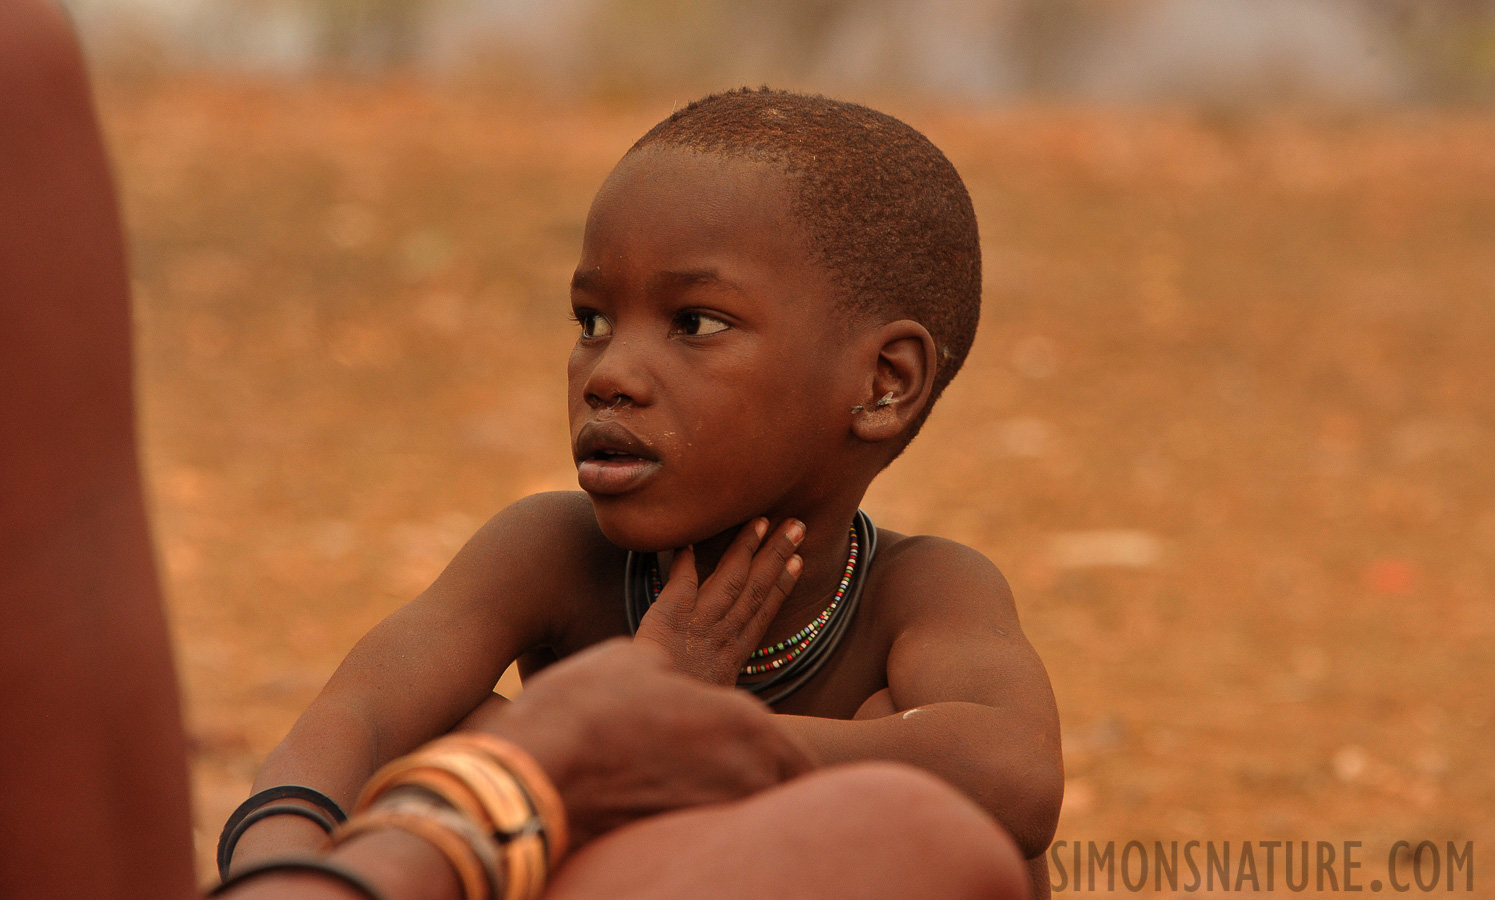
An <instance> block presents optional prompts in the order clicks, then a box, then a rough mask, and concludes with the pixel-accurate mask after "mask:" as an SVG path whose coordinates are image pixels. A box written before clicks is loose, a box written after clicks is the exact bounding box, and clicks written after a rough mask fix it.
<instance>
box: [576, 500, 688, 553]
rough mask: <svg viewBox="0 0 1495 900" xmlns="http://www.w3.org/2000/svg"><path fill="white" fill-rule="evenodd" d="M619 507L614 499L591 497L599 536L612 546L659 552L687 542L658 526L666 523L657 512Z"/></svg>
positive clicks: (643, 551) (642, 551)
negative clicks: (600, 533)
mask: <svg viewBox="0 0 1495 900" xmlns="http://www.w3.org/2000/svg"><path fill="white" fill-rule="evenodd" d="M599 499H600V500H601V502H599ZM618 507H619V504H618V503H617V502H616V501H614V500H610V499H608V498H597V497H593V498H592V509H593V511H594V512H595V513H596V514H597V525H598V527H600V528H601V529H602V536H603V537H605V538H607V539H608V541H610V542H611V543H613V544H614V545H616V546H618V547H621V548H622V549H624V550H632V551H634V552H636V553H660V552H663V551H665V550H674V549H675V548H676V547H680V546H683V545H684V544H685V543H689V541H680V539H679V538H678V536H676V535H674V534H672V533H670V532H669V531H668V530H667V529H666V528H663V527H661V526H662V525H664V524H667V523H664V522H662V521H661V519H662V516H661V515H660V514H659V513H651V512H647V511H644V510H636V509H620V508H618Z"/></svg>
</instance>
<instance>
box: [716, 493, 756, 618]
mask: <svg viewBox="0 0 1495 900" xmlns="http://www.w3.org/2000/svg"><path fill="white" fill-rule="evenodd" d="M767 533H768V520H767V519H765V518H762V517H761V516H760V517H759V518H756V519H754V520H752V521H751V522H748V523H747V524H746V525H744V526H742V528H741V529H739V530H738V532H737V536H736V537H735V538H733V539H732V544H731V545H730V546H729V547H727V552H725V553H723V554H722V558H721V559H720V560H719V561H718V562H717V564H716V569H715V570H714V571H713V572H712V573H711V576H710V577H709V578H707V579H706V583H705V584H704V585H702V591H701V593H702V595H703V596H705V595H709V596H710V597H711V599H712V600H713V601H715V602H714V603H713V604H712V605H713V606H714V607H715V608H716V610H717V611H718V612H720V611H723V610H727V609H730V608H731V607H732V606H733V605H735V604H736V602H737V598H738V597H740V596H741V595H742V593H743V591H745V590H746V589H747V585H748V575H749V573H750V572H751V569H752V564H753V557H754V555H755V554H757V553H758V548H759V547H760V546H761V545H762V542H763V536H764V535H766V534H767Z"/></svg>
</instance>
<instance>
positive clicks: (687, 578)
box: [660, 544, 698, 605]
mask: <svg viewBox="0 0 1495 900" xmlns="http://www.w3.org/2000/svg"><path fill="white" fill-rule="evenodd" d="M697 588H698V585H697V584H696V548H695V546H694V545H693V544H686V545H685V546H684V547H681V548H680V549H679V550H676V551H675V558H674V559H672V560H670V574H669V575H668V576H667V580H666V582H665V585H664V589H663V590H661V591H660V595H661V596H663V594H664V593H665V592H666V591H667V592H669V594H670V597H671V598H674V597H676V596H678V597H679V598H680V601H681V602H683V603H685V604H687V605H689V604H692V603H694V602H695V599H696V593H697Z"/></svg>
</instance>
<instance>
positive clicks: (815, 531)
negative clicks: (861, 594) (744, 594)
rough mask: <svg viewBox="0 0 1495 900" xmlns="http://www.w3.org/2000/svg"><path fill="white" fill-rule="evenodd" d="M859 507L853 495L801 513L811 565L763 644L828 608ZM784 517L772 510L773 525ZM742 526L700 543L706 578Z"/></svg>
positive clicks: (699, 564) (700, 569)
mask: <svg viewBox="0 0 1495 900" xmlns="http://www.w3.org/2000/svg"><path fill="white" fill-rule="evenodd" d="M856 511H857V501H856V500H851V501H849V502H843V503H838V504H827V505H826V506H824V507H822V508H821V509H818V510H815V511H813V512H803V513H797V514H796V517H797V518H799V519H800V520H801V521H803V522H804V523H805V539H804V542H803V543H801V544H800V546H799V555H800V556H801V557H802V558H803V559H804V561H805V567H804V570H803V571H802V572H801V573H800V576H799V580H798V581H796V582H795V584H794V589H793V590H792V591H790V593H789V596H788V597H787V598H785V600H784V603H783V605H782V606H780V607H779V612H778V614H777V615H776V616H774V620H773V622H772V623H770V624H769V626H768V631H767V632H766V633H765V634H764V635H763V639H762V640H761V641H760V642H759V643H760V644H772V643H774V642H776V641H779V640H782V639H783V638H786V637H788V636H789V635H792V634H794V633H795V632H796V631H799V630H800V629H801V628H803V627H804V626H805V623H807V622H809V621H810V620H811V619H813V618H815V617H816V616H818V615H820V613H821V612H822V611H823V610H824V609H825V607H826V604H827V603H829V602H830V600H831V597H832V595H834V594H835V592H836V588H837V586H839V585H840V583H841V578H842V576H843V575H845V573H846V558H847V555H848V554H849V553H850V550H851V538H850V529H851V523H852V520H853V519H854V518H855V516H856ZM783 518H784V517H783V516H777V517H776V516H774V515H773V514H770V515H769V524H770V528H777V527H778V526H779V524H780V523H781V522H782V521H783ZM739 530H740V528H731V529H728V530H727V531H724V532H722V533H721V534H719V535H717V536H716V537H713V538H710V539H708V540H705V541H702V542H700V543H698V544H696V545H695V553H696V572H697V575H698V576H699V578H700V579H701V581H703V582H704V581H705V580H706V578H707V577H708V576H709V575H710V574H711V573H712V572H714V571H716V566H717V563H718V562H719V561H720V560H721V557H722V554H723V553H725V552H726V550H727V547H728V546H730V545H731V543H732V539H733V538H735V537H736V536H737V532H738V531H739ZM770 534H772V532H770ZM661 556H662V558H661V560H660V567H661V569H662V570H664V571H669V570H668V568H667V565H668V561H667V559H666V558H663V554H662V555H661Z"/></svg>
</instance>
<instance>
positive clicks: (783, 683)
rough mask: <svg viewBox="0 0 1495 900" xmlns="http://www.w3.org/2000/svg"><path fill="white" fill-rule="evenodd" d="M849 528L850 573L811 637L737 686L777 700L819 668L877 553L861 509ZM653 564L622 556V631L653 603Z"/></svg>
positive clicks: (640, 556)
mask: <svg viewBox="0 0 1495 900" xmlns="http://www.w3.org/2000/svg"><path fill="white" fill-rule="evenodd" d="M851 528H852V540H853V542H854V543H855V544H857V545H859V547H858V551H857V557H858V558H857V560H856V567H855V571H854V572H853V573H852V576H851V583H850V584H849V585H848V586H847V588H846V592H845V596H844V597H842V598H841V599H840V601H838V602H836V603H835V604H834V609H832V610H830V615H829V616H828V617H827V618H826V620H825V623H824V624H823V625H821V626H820V627H819V628H818V629H816V637H815V639H813V640H812V641H811V642H810V643H809V644H808V645H806V646H805V647H804V648H803V651H802V652H800V653H799V654H798V655H796V656H795V657H794V658H793V659H792V660H789V661H788V662H787V663H786V664H784V665H783V666H781V667H780V668H778V669H777V670H775V671H774V673H773V675H771V676H770V677H768V678H765V679H763V680H762V681H752V682H747V683H740V684H738V687H740V688H742V689H743V690H746V691H752V692H753V693H754V694H757V695H758V696H759V697H762V698H763V701H764V702H765V703H769V704H773V703H777V702H779V701H780V700H783V699H784V698H785V697H788V696H789V695H790V694H792V693H794V692H795V691H797V690H799V689H800V688H801V687H803V686H804V684H805V682H807V681H809V680H810V679H811V678H813V677H815V673H816V672H819V671H820V667H821V666H823V665H825V661H826V660H827V659H830V656H831V654H832V653H834V652H835V650H836V647H837V646H838V645H839V644H840V643H841V638H842V637H844V636H845V634H846V627H847V625H849V624H850V623H851V617H852V615H853V614H854V613H855V612H856V608H857V604H858V602H859V601H860V600H861V598H862V585H863V584H865V583H866V580H867V569H868V568H869V567H870V566H871V565H872V556H873V554H874V553H876V552H877V528H876V527H875V526H873V524H872V519H870V518H869V517H868V516H867V514H866V513H864V512H862V511H861V510H860V509H859V510H857V514H856V517H855V518H854V519H852V523H851ZM658 567H659V558H658V556H657V555H656V554H653V553H636V552H634V551H632V550H630V551H628V560H627V563H626V565H625V566H624V570H623V606H624V609H625V610H626V611H627V613H628V631H629V632H630V633H631V634H638V626H639V622H640V621H642V620H643V618H644V613H646V612H648V611H649V606H650V605H651V604H652V603H653V602H654V591H651V590H650V587H651V586H650V583H649V582H650V575H651V574H655V575H656V577H657V572H658Z"/></svg>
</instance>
